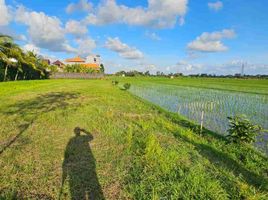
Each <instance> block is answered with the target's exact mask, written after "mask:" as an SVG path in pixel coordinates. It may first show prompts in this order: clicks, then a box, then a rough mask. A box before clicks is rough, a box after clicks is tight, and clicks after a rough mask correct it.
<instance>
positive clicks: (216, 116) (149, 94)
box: [130, 84, 268, 153]
mask: <svg viewBox="0 0 268 200" xmlns="http://www.w3.org/2000/svg"><path fill="white" fill-rule="evenodd" d="M130 91H131V92H132V93H133V94H135V95H137V96H139V97H141V98H143V99H146V100H148V101H150V102H152V103H154V104H156V105H159V106H161V107H162V108H164V109H166V110H168V111H171V112H175V113H178V114H180V115H182V116H184V117H186V118H188V119H190V120H191V121H194V122H195V123H198V124H200V121H201V115H202V111H203V113H204V127H205V128H207V129H209V130H211V131H214V132H216V133H219V134H223V135H226V134H227V130H228V119H227V117H228V116H234V115H246V116H247V117H248V118H249V119H250V120H251V121H252V122H254V123H256V124H259V125H261V126H262V127H263V128H264V129H268V96H267V95H259V94H251V93H242V92H241V93H240V92H230V91H225V90H215V89H204V88H195V87H184V86H175V85H164V84H146V85H145V84H142V85H139V84H137V85H133V86H132V87H131V90H130ZM267 141H268V135H267V133H266V134H265V133H263V134H262V135H260V136H259V137H258V142H257V143H256V145H257V146H258V147H259V148H261V149H262V150H264V151H265V152H266V153H267V152H268V150H267Z"/></svg>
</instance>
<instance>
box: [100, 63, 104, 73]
mask: <svg viewBox="0 0 268 200" xmlns="http://www.w3.org/2000/svg"><path fill="white" fill-rule="evenodd" d="M100 71H101V72H102V73H104V71H105V69H104V65H103V64H100Z"/></svg>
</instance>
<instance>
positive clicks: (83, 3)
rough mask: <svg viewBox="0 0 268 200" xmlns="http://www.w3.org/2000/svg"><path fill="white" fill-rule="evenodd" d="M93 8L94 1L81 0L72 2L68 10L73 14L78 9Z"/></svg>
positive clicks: (88, 9)
mask: <svg viewBox="0 0 268 200" xmlns="http://www.w3.org/2000/svg"><path fill="white" fill-rule="evenodd" d="M92 8H93V5H92V3H90V2H88V1H87V0H80V1H79V2H78V3H70V4H69V5H68V6H67V8H66V12H67V13H68V14H71V13H73V12H76V11H79V12H81V11H85V12H90V11H91V10H92Z"/></svg>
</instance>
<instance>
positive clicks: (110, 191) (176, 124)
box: [0, 77, 268, 200]
mask: <svg viewBox="0 0 268 200" xmlns="http://www.w3.org/2000/svg"><path fill="white" fill-rule="evenodd" d="M111 79H113V77H112V78H108V79H107V80H45V81H21V82H6V83H0V102H1V104H0V122H1V123H0V169H1V170H0V199H217V200H218V199H267V198H268V179H267V176H268V171H267V169H268V160H267V157H266V156H264V155H263V154H261V153H259V152H257V151H256V150H255V149H254V148H253V147H251V146H239V145H237V144H232V143H228V142H227V141H226V139H225V138H224V137H221V136H219V135H217V134H215V133H213V132H210V131H207V130H206V131H204V133H203V134H202V135H200V134H198V133H197V132H196V130H197V128H196V125H194V124H192V123H191V122H189V121H187V120H185V119H184V118H183V117H180V116H177V115H176V114H172V113H169V112H167V111H165V110H163V109H161V108H159V107H157V106H154V105H152V104H150V103H148V102H145V101H144V100H142V99H140V98H138V97H135V96H133V95H131V94H130V93H129V92H127V91H124V90H121V89H120V88H119V87H116V86H113V85H112V84H111ZM119 81H120V83H121V82H132V83H135V82H136V83H140V84H142V82H144V83H146V81H148V82H156V83H157V82H159V83H163V82H165V83H166V84H180V85H188V86H194V87H209V88H214V89H224V90H234V91H244V92H252V93H260V94H268V92H267V91H268V84H267V80H233V79H230V80H229V79H226V80H225V79H219V80H218V79H209V80H208V79H196V80H193V81H191V79H176V80H171V79H162V78H161V79H157V78H154V79H152V78H147V79H144V78H139V79H134V78H125V79H122V78H119ZM230 85H231V86H230Z"/></svg>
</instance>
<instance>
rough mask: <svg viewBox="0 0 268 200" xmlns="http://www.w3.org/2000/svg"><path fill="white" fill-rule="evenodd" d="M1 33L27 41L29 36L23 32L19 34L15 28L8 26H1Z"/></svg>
mask: <svg viewBox="0 0 268 200" xmlns="http://www.w3.org/2000/svg"><path fill="white" fill-rule="evenodd" d="M0 33H2V34H6V35H9V36H11V37H12V38H13V39H14V40H19V41H26V40H27V38H26V36H25V35H23V34H17V33H16V31H15V30H13V29H11V28H10V27H8V26H0Z"/></svg>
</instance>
